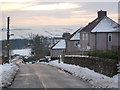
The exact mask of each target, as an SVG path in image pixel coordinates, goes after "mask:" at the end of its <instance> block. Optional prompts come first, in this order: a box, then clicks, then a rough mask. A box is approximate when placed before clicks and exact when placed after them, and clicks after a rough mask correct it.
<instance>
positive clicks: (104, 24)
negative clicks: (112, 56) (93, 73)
mask: <svg viewBox="0 0 120 90" xmlns="http://www.w3.org/2000/svg"><path fill="white" fill-rule="evenodd" d="M119 39H120V31H119V24H118V23H116V22H115V21H113V20H112V19H110V18H109V17H107V11H102V10H101V11H98V17H97V18H96V19H95V20H93V21H92V22H90V23H89V24H88V25H86V26H85V27H84V28H83V29H82V30H81V31H80V46H81V47H80V48H81V50H82V51H88V50H105V49H109V50H116V49H117V47H118V46H119V44H118V42H119V41H118V40H119Z"/></svg>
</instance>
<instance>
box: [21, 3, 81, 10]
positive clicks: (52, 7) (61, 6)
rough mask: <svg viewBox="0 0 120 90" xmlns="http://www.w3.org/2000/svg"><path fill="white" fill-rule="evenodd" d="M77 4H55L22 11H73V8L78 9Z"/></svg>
mask: <svg viewBox="0 0 120 90" xmlns="http://www.w3.org/2000/svg"><path fill="white" fill-rule="evenodd" d="M78 7H80V6H78V5H77V4H72V3H58V4H57V3H55V4H42V5H36V6H31V7H27V8H23V9H22V10H60V9H72V8H78Z"/></svg>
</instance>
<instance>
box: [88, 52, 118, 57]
mask: <svg viewBox="0 0 120 90" xmlns="http://www.w3.org/2000/svg"><path fill="white" fill-rule="evenodd" d="M88 56H94V57H100V58H106V59H118V55H117V52H115V51H112V50H93V51H89V52H88Z"/></svg>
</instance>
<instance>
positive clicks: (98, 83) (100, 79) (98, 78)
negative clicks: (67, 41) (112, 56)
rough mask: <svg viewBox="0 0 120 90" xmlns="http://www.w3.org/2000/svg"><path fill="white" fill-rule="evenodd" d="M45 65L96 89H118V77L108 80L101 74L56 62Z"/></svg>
mask: <svg viewBox="0 0 120 90" xmlns="http://www.w3.org/2000/svg"><path fill="white" fill-rule="evenodd" d="M42 63H45V62H42ZM45 64H48V65H52V66H55V67H58V68H61V69H62V70H66V71H69V72H70V73H72V74H73V75H75V76H77V77H79V78H81V79H83V80H84V81H87V82H89V83H90V84H91V85H92V86H93V87H96V88H118V75H116V76H114V77H112V78H110V77H108V76H105V75H103V74H99V73H96V72H94V71H93V70H90V69H88V68H83V67H80V66H76V65H70V64H64V63H62V62H61V63H60V64H59V63H58V60H56V61H52V62H49V63H45Z"/></svg>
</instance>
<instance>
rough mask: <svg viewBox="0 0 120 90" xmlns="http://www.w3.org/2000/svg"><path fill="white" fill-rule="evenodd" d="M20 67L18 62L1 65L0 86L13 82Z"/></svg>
mask: <svg viewBox="0 0 120 90" xmlns="http://www.w3.org/2000/svg"><path fill="white" fill-rule="evenodd" d="M18 69H19V67H18V66H17V65H16V64H13V63H10V64H4V65H0V87H7V86H8V85H10V84H11V82H12V80H13V78H14V76H15V74H16V72H17V71H18Z"/></svg>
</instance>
